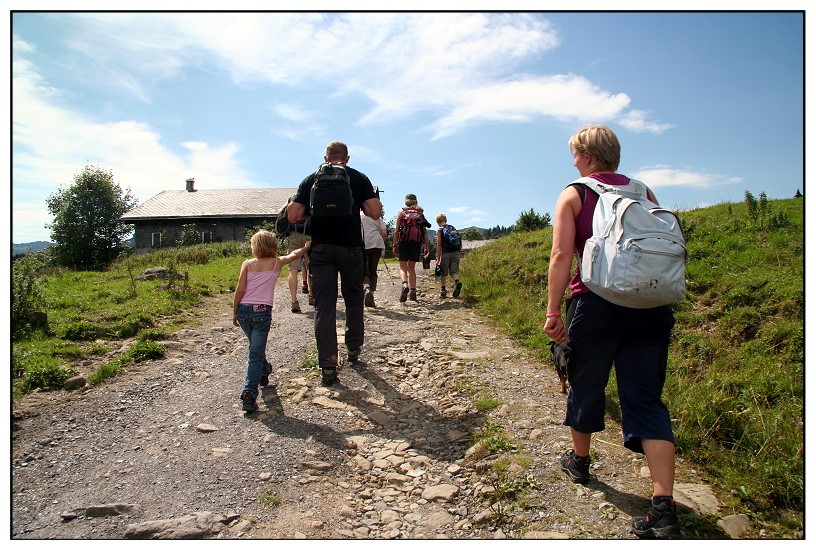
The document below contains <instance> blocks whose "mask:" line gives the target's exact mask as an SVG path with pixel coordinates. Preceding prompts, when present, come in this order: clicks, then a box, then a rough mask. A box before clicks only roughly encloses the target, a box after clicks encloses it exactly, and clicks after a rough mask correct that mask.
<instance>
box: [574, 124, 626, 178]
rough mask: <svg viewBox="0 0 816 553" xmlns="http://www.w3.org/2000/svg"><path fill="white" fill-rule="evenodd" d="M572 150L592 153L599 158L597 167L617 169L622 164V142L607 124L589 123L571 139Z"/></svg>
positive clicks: (603, 169) (610, 169)
mask: <svg viewBox="0 0 816 553" xmlns="http://www.w3.org/2000/svg"><path fill="white" fill-rule="evenodd" d="M569 147H570V151H571V152H573V153H575V152H579V153H581V154H587V153H589V154H592V155H593V156H595V159H597V160H598V166H597V167H596V169H598V170H601V171H617V170H618V165H619V164H620V151H621V147H620V142H618V137H617V136H615V133H614V132H612V129H610V128H609V127H607V126H604V125H588V126H586V127H584V128H582V129H581V130H580V131H578V132H577V133H575V134H574V135H573V136H572V138H570V139H569Z"/></svg>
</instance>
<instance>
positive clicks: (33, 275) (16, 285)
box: [11, 252, 48, 334]
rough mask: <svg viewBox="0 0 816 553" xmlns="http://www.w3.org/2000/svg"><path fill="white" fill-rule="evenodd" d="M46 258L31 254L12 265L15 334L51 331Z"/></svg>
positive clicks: (12, 318) (12, 313)
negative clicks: (47, 297) (47, 303)
mask: <svg viewBox="0 0 816 553" xmlns="http://www.w3.org/2000/svg"><path fill="white" fill-rule="evenodd" d="M44 256H45V254H42V253H40V252H32V253H28V254H26V255H24V256H22V257H20V258H19V259H17V260H15V261H14V262H13V264H12V279H11V324H12V331H13V332H14V333H15V334H20V333H26V332H30V331H31V330H34V329H37V328H41V329H43V330H45V329H47V328H48V319H47V317H44V316H43V314H44V313H45V307H46V305H45V296H44V291H43V286H44V285H45V282H46V279H45V276H44V272H45V269H46V267H47V264H46V260H45V257H44Z"/></svg>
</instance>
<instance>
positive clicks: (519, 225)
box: [513, 207, 552, 231]
mask: <svg viewBox="0 0 816 553" xmlns="http://www.w3.org/2000/svg"><path fill="white" fill-rule="evenodd" d="M551 223H552V219H551V218H550V214H549V213H545V214H544V215H540V214H538V213H536V211H535V210H534V209H533V208H532V207H531V208H530V210H529V211H522V212H521V214H520V215H519V218H518V219H517V220H516V224H515V225H513V230H516V231H527V230H537V229H543V228H547V227H548V226H550V224H551Z"/></svg>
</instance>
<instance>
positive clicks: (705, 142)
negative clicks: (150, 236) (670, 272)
mask: <svg viewBox="0 0 816 553" xmlns="http://www.w3.org/2000/svg"><path fill="white" fill-rule="evenodd" d="M475 5H477V4H474V6H475ZM509 7H511V6H510V5H508V8H509ZM780 7H786V6H780ZM794 8H795V6H794ZM799 9H801V6H800V7H799ZM803 19H804V16H803V15H802V13H769V12H759V13H744V12H729V13H713V12H671V13H667V12H662V13H661V12H652V13H642V12H614V13H604V12H553V13H547V12H521V13H489V12H471V13H428V12H424V13H388V12H386V13H331V14H328V13H305V12H299V13H298V12H289V13H224V12H220V13H203V12H202V13H194V12H193V13H190V12H182V13H150V12H133V13H127V12H120V13H92V12H91V13H89V12H74V13H15V14H13V16H12V18H11V23H12V25H11V37H10V41H7V42H10V44H11V52H10V53H11V56H10V57H11V60H12V83H11V84H12V112H11V118H12V121H11V123H12V149H11V158H12V159H11V168H12V171H11V179H12V195H11V199H12V242H14V243H23V242H31V241H35V240H48V239H49V231H48V229H46V228H45V224H47V223H49V222H50V221H51V219H52V217H51V216H50V215H49V214H48V212H47V209H46V203H45V200H46V198H47V196H48V195H49V194H51V193H54V192H56V191H57V190H58V189H59V187H60V186H61V185H63V186H64V185H69V184H71V183H72V182H73V177H74V175H76V174H77V173H79V172H80V171H81V170H82V168H83V167H84V166H85V165H87V164H93V165H98V166H100V167H103V168H105V169H110V170H111V171H112V172H113V175H114V178H115V179H116V181H117V182H118V183H119V184H120V185H121V186H122V187H123V188H129V189H130V190H131V192H132V193H133V195H134V196H135V197H136V198H137V199H138V201H139V202H140V203H141V202H144V201H147V200H148V199H150V198H151V197H153V196H154V195H156V194H158V193H159V192H161V191H162V190H166V189H183V187H184V185H185V180H186V179H187V178H190V177H193V178H195V180H196V187H197V188H199V189H204V188H208V189H220V188H244V187H295V186H297V184H298V183H299V182H300V180H301V179H302V178H303V177H304V176H305V175H306V174H308V173H309V172H311V171H312V170H314V169H315V167H316V166H317V165H318V163H319V162H320V161H321V159H322V155H323V151H324V148H325V145H326V143H328V142H329V141H331V140H343V141H344V142H346V143H347V144H348V145H349V148H350V155H351V161H350V163H349V165H351V166H352V167H355V168H357V169H359V170H361V171H363V172H364V173H366V174H367V175H368V176H369V177H370V178H371V180H372V182H373V183H374V184H375V185H376V186H379V188H380V189H382V190H383V195H382V199H383V203H384V205H385V211H386V220H388V219H390V218H392V217H393V216H394V214H395V213H396V211H397V209H398V208H399V207H400V206H401V205H402V202H403V198H404V196H405V194H406V193H414V194H416V195H417V196H418V197H419V203H420V205H422V206H423V207H424V208H425V209H426V211H427V212H429V213H431V214H436V213H438V212H445V213H447V215H448V220H449V222H451V223H452V224H454V225H455V226H457V227H459V228H464V227H468V226H471V225H476V226H480V227H492V226H495V225H503V226H510V225H512V224H513V223H514V222H515V221H516V219H517V218H518V215H519V214H520V213H521V212H522V211H526V210H528V209H530V208H533V209H535V210H536V211H537V212H539V213H552V212H553V207H554V204H555V200H556V198H557V196H558V194H559V192H560V191H561V189H563V187H564V186H565V184H567V183H568V182H569V181H570V180H571V179H573V178H575V177H576V176H577V172H576V170H575V168H574V167H573V166H572V157H571V156H570V153H569V150H568V147H567V140H568V139H569V137H570V136H571V135H572V134H573V133H575V132H576V131H577V130H578V129H579V128H580V127H581V126H582V125H584V124H588V123H603V124H607V125H609V126H610V127H612V128H613V129H614V130H615V131H616V133H617V134H618V137H619V138H620V141H621V143H622V161H621V167H620V171H621V172H622V173H625V174H627V175H629V176H632V177H636V178H639V179H641V180H643V181H644V182H646V184H648V185H649V186H650V187H652V188H653V190H654V191H655V192H656V194H657V196H658V198H659V199H660V201H661V203H662V204H663V205H665V206H668V207H673V208H678V209H681V210H685V209H690V208H693V207H696V206H704V205H710V204H714V203H718V202H722V201H738V202H739V201H742V200H743V196H744V192H745V191H746V190H750V191H751V192H752V193H753V194H754V195H755V196H756V195H758V194H759V193H760V192H762V191H765V192H766V193H767V194H768V196H769V197H770V198H790V197H792V196H793V194H794V193H795V192H796V190H797V189H800V190H801V191H802V192H804V168H805V165H804V106H805V103H804V62H803V57H804V49H805V41H804V26H803V25H804V24H803Z"/></svg>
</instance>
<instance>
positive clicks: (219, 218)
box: [122, 179, 297, 253]
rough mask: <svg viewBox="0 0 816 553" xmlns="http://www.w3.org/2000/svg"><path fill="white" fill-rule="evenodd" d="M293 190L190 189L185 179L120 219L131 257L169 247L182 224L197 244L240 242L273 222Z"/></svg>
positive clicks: (294, 189)
mask: <svg viewBox="0 0 816 553" xmlns="http://www.w3.org/2000/svg"><path fill="white" fill-rule="evenodd" d="M295 192H297V188H222V189H217V190H196V188H195V179H187V181H186V186H185V189H183V190H165V191H163V192H160V193H159V194H157V195H156V196H154V197H152V198H150V199H149V200H147V201H146V202H144V203H143V204H141V205H140V206H138V207H136V208H134V209H132V210H130V211H128V212H127V213H125V214H124V215H123V216H122V221H123V222H125V223H130V224H133V226H134V228H135V250H136V253H146V252H148V251H150V250H151V249H153V248H158V247H161V246H168V247H169V246H175V245H176V242H177V240H178V239H179V238H180V237H181V232H182V228H183V227H184V225H195V228H196V230H197V231H198V232H200V233H201V241H202V242H204V243H207V242H225V241H229V240H246V231H247V229H250V228H252V227H256V226H258V225H260V224H262V223H264V222H267V223H273V222H274V221H275V219H276V218H277V215H278V211H279V210H280V208H281V206H283V205H284V204H285V203H286V201H287V199H288V198H290V197H291V196H293V195H294V194H295Z"/></svg>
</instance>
